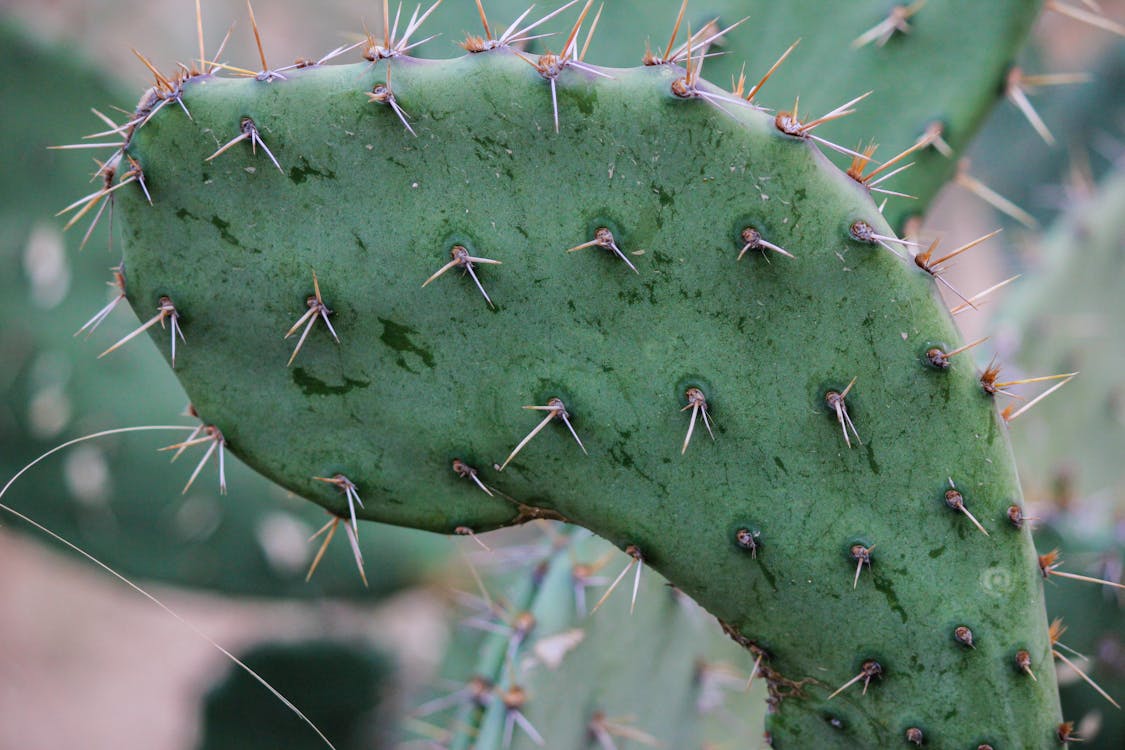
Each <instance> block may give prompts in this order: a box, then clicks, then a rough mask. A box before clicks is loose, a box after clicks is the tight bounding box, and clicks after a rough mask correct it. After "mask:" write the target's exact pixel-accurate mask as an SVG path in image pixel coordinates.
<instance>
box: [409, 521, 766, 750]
mask: <svg viewBox="0 0 1125 750" xmlns="http://www.w3.org/2000/svg"><path fill="white" fill-rule="evenodd" d="M561 540H562V542H563V543H562V544H559V543H558V542H555V544H553V545H550V546H548V545H540V549H539V550H537V554H535V556H534V557H533V563H532V565H530V566H529V568H530V569H529V570H526V571H525V572H524V573H523V575H522V576H519V577H518V578H517V579H516V580H515V581H510V582H509V585H508V586H507V588H506V589H504V590H503V591H500V590H498V591H497V593H498V594H501V596H498V597H497V598H496V599H495V600H494V601H485V600H484V599H479V598H474V599H473V600H471V604H470V606H469V607H468V613H467V615H466V616H465V617H464V619H463V621H462V628H463V630H462V632H460V633H459V634H458V635H457V637H456V638H455V639H454V640H453V643H452V644H451V646H450V648H449V649H448V651H447V658H446V664H445V665H444V666H443V669H442V670H441V675H442V677H443V680H442V682H443V684H452V685H455V686H462V687H457V688H455V689H453V690H452V692H450V691H448V690H447V691H445V692H444V693H439V694H437V695H436V697H433V698H431V699H430V700H427V701H424V702H422V703H421V705H420V706H419V708H418V709H417V710H416V711H415V712H414V715H415V717H416V718H417V720H419V721H423V722H426V724H427V726H424V727H422V728H421V730H419V733H420V734H423V733H424V734H430V733H431V732H432V726H433V725H440V726H449V727H450V730H448V736H444V737H442V741H443V743H444V744H445V745H446V746H447V747H450V748H456V747H476V748H479V749H480V750H485V748H491V747H495V748H501V747H513V748H515V747H531V746H533V745H534V744H535V743H536V742H537V741H538V740H539V739H546V738H549V744H550V746H551V747H584V746H585V745H584V744H583V743H584V742H586V738H587V737H589V738H591V740H590V741H591V744H592V745H593V746H596V747H613V746H614V744H610V743H624V742H626V741H627V740H629V739H633V740H635V741H636V742H637V743H638V744H640V745H648V746H653V743H654V742H660V743H662V745H663V746H665V747H705V746H706V743H707V742H713V743H717V744H719V743H721V742H722V741H723V740H726V739H729V738H730V737H731V736H741V737H751V736H754V735H755V734H757V733H759V732H760V728H761V723H762V719H763V718H764V716H763V713H764V709H765V701H764V698H765V695H764V692H765V691H764V689H763V685H762V681H761V680H759V685H758V687H757V688H755V689H754V690H753V691H750V692H747V691H746V686H747V685H746V683H747V676H748V675H749V674H750V673H751V671H752V670H753V661H754V660H753V658H752V657H750V655H749V654H742V655H741V661H739V656H740V655H739V653H738V649H737V648H736V647H735V645H734V644H733V643H731V642H730V640H728V639H727V638H726V637H725V636H724V635H723V634H722V632H721V631H720V630H719V629H718V628H715V627H713V623H712V622H710V621H709V620H710V618H709V617H707V615H706V614H705V613H703V612H702V611H701V610H700V609H699V608H698V607H697V606H696V605H695V604H694V603H692V602H691V600H689V599H687V598H686V597H685V596H683V595H682V594H680V593H679V592H677V591H676V590H675V589H671V588H668V587H667V585H666V584H665V582H664V581H663V580H662V579H660V577H659V576H657V575H655V574H653V573H652V572H651V571H643V572H640V571H642V566H637V565H636V561H635V560H633V559H632V558H630V557H628V556H625V555H621V554H620V553H618V554H616V555H612V556H611V555H610V554H609V551H610V550H612V547H610V546H609V545H608V544H606V543H605V542H603V541H601V540H597V539H593V538H590V537H589V535H588V533H585V532H579V533H575V532H571V533H570V534H565V535H562V536H561ZM622 569H625V570H626V573H627V574H626V575H624V576H623V579H622V580H624V581H626V582H624V583H622V584H621V586H620V587H621V589H623V590H622V591H621V592H620V593H617V594H616V595H613V594H611V595H609V596H606V597H605V598H604V600H600V599H598V594H597V593H596V592H597V590H598V589H600V588H604V587H605V585H606V584H607V583H609V582H610V581H611V580H613V578H615V577H616V576H617V575H618V574H619V573H620V572H621V570H622ZM634 585H636V586H637V589H636V590H637V591H638V594H637V596H636V598H635V600H634V599H633V598H632V597H631V595H630V593H629V592H628V590H627V589H628V587H632V586H634ZM507 592H512V593H511V595H508V596H504V595H502V594H505V593H507ZM639 592H643V594H641V593H639ZM634 601H635V604H636V606H635V608H634V606H633V605H634ZM500 602H505V603H506V606H501V605H500ZM599 605H601V606H600V607H599ZM595 609H596V612H593V613H592V612H591V611H592V610H595ZM591 614H593V616H589V615H591ZM497 631H498V632H497ZM732 652H733V658H734V662H733V663H732V662H731V661H730V657H732ZM654 655H658V657H657V658H656V659H654ZM560 686H566V687H565V689H561V690H560V689H559V688H560ZM517 712H518V714H517ZM451 717H452V718H451ZM431 736H432V735H431ZM473 738H476V743H475V745H474V743H473Z"/></svg>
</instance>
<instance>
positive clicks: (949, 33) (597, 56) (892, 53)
mask: <svg viewBox="0 0 1125 750" xmlns="http://www.w3.org/2000/svg"><path fill="white" fill-rule="evenodd" d="M565 4H566V3H565V2H564V0H546V2H541V3H536V10H535V12H534V13H533V16H532V17H536V16H538V15H540V14H546V13H547V12H549V11H553V10H555V9H557V8H559V7H561V6H563V5H565ZM680 4H681V0H611V2H607V3H605V7H604V8H603V9H602V13H601V18H600V21H599V23H598V27H597V34H596V35H595V36H594V38H593V39H592V41H591V44H590V48H589V53H588V54H587V57H586V59H587V60H588V61H590V62H593V63H598V64H602V65H614V66H630V65H637V64H639V63H640V62H641V56H642V53H643V51H644V43H645V41H648V42H649V43H650V45H651V47H652V49H653V51H654V52H655V53H657V54H659V53H661V52H662V51H663V50H664V47H665V45H667V43H668V38H669V36H670V34H671V31H672V26H673V20H674V19H675V18H676V15H677V13H678V11H679V8H680ZM407 5H408V6H409V4H407ZM527 5H528V3H527V2H526V1H525V0H485V2H484V8H485V10H486V12H487V14H488V19H489V22H490V24H491V25H492V26H493V27H494V28H496V29H498V31H496V32H495V33H499V31H502V30H503V29H505V28H506V27H507V24H509V23H510V22H511V21H512V20H514V19H515V18H516V17H517V16H519V14H520V13H522V12H523V11H524V10H526V8H527ZM1042 5H1043V3H1042V0H991V1H990V2H988V3H980V2H966V1H965V0H928V1H927V2H922V3H917V2H912V1H911V0H899V2H891V1H890V0H849V2H826V1H825V0H789V1H788V2H784V3H779V2H776V0H692V1H691V2H689V3H688V7H687V11H686V13H685V15H684V21H683V24H682V25H681V28H680V33H679V37H678V39H677V42H676V44H677V46H678V45H680V44H682V43H683V42H684V41H685V40H686V38H687V28H688V26H689V25H690V27H691V30H692V31H693V32H699V31H700V30H701V29H704V28H706V27H707V24H709V23H710V22H711V21H715V22H716V23H717V24H718V26H719V28H726V27H728V26H731V25H732V24H734V23H736V22H738V21H739V20H740V19H743V18H748V20H747V21H746V22H745V23H743V24H742V25H740V26H738V27H737V28H734V29H732V30H731V31H730V32H729V33H727V34H724V35H723V36H722V37H721V38H720V39H718V40H717V41H716V45H715V46H713V47H711V48H710V50H709V51H710V52H717V53H720V54H718V55H717V56H715V57H713V58H710V59H708V61H707V64H706V66H705V70H706V72H707V77H708V78H709V79H710V80H712V81H715V82H716V83H718V84H722V85H726V86H729V85H730V83H729V82H731V81H733V80H736V79H737V78H738V76H739V75H740V73H742V72H743V65H745V71H744V72H745V73H746V78H747V88H748V89H749V87H751V86H752V85H753V84H754V83H756V82H757V81H758V79H759V78H761V77H762V75H764V74H765V72H766V71H767V70H769V68H770V66H771V65H772V64H773V63H774V61H775V60H777V58H778V57H779V56H780V55H781V54H782V53H783V52H784V51H785V50H786V48H787V47H789V45H791V44H792V43H793V42H795V41H797V40H798V39H800V45H799V46H798V47H797V49H796V50H794V52H793V54H792V55H791V56H790V57H789V58H788V59H787V60H786V61H785V63H784V64H783V65H782V66H781V67H780V68H779V69H778V70H777V72H776V73H775V74H774V75H773V76H772V77H771V78H770V81H769V83H768V84H767V85H766V86H765V87H764V88H763V89H762V91H761V92H760V94H759V95H758V96H757V97H756V98H755V101H756V103H758V104H762V105H763V106H767V107H771V108H773V109H778V110H787V109H790V108H791V107H792V106H793V99H794V96H795V95H799V96H800V99H801V109H802V111H806V112H808V113H810V114H817V115H819V114H823V113H824V112H827V111H829V110H831V109H833V108H834V107H837V106H839V105H840V104H843V103H844V102H845V101H847V100H849V99H851V98H852V97H854V96H858V95H860V94H862V93H864V92H865V91H872V92H873V93H872V95H871V96H870V98H868V99H867V100H866V101H865V102H864V105H863V107H862V108H861V109H860V110H859V111H858V112H856V114H855V115H852V116H850V117H847V118H844V119H842V120H840V121H838V122H834V123H832V124H830V125H826V126H825V127H824V129H823V135H824V136H825V137H827V138H830V139H831V140H833V141H835V142H836V143H838V144H840V145H841V146H845V147H848V148H851V149H856V148H859V147H860V144H861V143H863V144H866V143H867V142H869V141H872V140H874V141H875V142H877V143H879V144H880V145H879V150H878V151H877V152H876V158H878V159H883V160H886V159H890V158H891V157H892V156H894V155H895V154H897V153H899V152H900V151H902V150H904V149H906V148H908V147H909V146H911V145H913V144H914V143H915V142H916V141H917V140H918V139H919V138H920V137H922V135H923V134H924V133H925V132H926V130H927V128H928V127H929V126H930V125H932V124H933V123H940V125H941V126H942V128H943V137H944V140H945V141H946V142H947V143H948V144H949V146H950V147H951V149H952V152H951V154H950V155H949V156H948V157H947V156H943V155H942V154H940V153H939V152H938V151H937V150H935V149H933V148H929V149H926V150H923V151H920V152H917V153H916V154H915V155H913V156H911V157H910V158H908V159H906V160H904V161H903V162H900V165H901V164H905V163H907V162H914V166H913V167H911V168H910V169H908V170H907V171H905V172H904V173H902V174H901V175H899V176H897V177H895V178H894V179H893V180H891V181H889V182H888V183H886V184H885V185H883V187H885V188H888V189H890V190H894V191H897V192H901V193H906V194H907V195H912V196H916V197H917V199H918V200H909V199H903V198H894V197H893V198H891V199H890V201H889V203H888V205H887V209H886V216H887V220H888V221H889V223H890V224H891V226H893V227H896V228H899V229H901V228H902V226H903V224H904V222H905V221H906V220H907V219H908V218H910V217H911V216H917V215H921V214H922V213H924V212H925V210H926V208H927V207H928V206H929V205H930V203H931V202H932V201H933V200H934V198H935V197H936V196H937V193H938V191H939V190H940V189H941V188H942V186H943V185H945V184H946V182H947V181H948V180H950V179H951V178H952V177H953V174H954V171H955V169H956V164H957V157H958V156H959V155H960V154H962V153H963V152H964V150H965V149H966V147H967V146H968V144H969V142H970V141H971V140H972V138H973V136H974V135H975V134H976V132H977V131H978V130H979V129H980V127H981V125H982V124H983V122H984V120H985V118H986V116H987V115H988V114H989V113H990V112H991V111H992V110H993V108H994V107H995V105H997V104H998V103H1000V102H1002V101H1003V93H1004V80H1005V76H1006V74H1007V72H1008V70H1009V68H1010V66H1011V65H1012V64H1013V63H1014V62H1015V60H1016V59H1017V57H1018V54H1019V50H1020V49H1021V47H1023V45H1024V42H1025V41H1026V39H1027V37H1028V35H1029V34H1030V32H1031V27H1032V25H1033V23H1034V21H1035V19H1036V17H1037V16H1038V15H1039V12H1040V10H1041V8H1042ZM580 7H581V4H579V5H578V6H575V7H574V8H572V9H571V10H569V11H568V13H570V14H577V12H578V9H579V8H580ZM598 7H599V6H598V5H597V4H596V3H595V5H594V8H595V9H597V8H598ZM392 9H393V4H392ZM907 9H909V10H907ZM904 10H907V14H906V17H903V18H901V20H900V21H899V26H901V28H902V29H905V31H903V30H898V29H897V28H896V27H895V26H893V25H892V24H891V23H890V21H891V20H892V17H893V16H894V14H896V13H898V14H902V12H903V11H904ZM593 12H594V11H593V10H592V11H591V13H590V15H591V16H592V15H593ZM562 18H563V19H566V20H565V21H560V22H559V23H556V24H554V26H555V28H554V29H550V30H555V29H557V27H559V26H564V25H565V24H566V23H567V22H569V19H570V16H568V15H566V14H564V15H563V16H562ZM525 23H526V22H525ZM588 26H589V24H588V23H587V27H588ZM876 28H878V29H879V30H880V31H879V32H878V33H869V32H873V30H874V29H876ZM892 28H894V29H895V30H894V31H890V29H892ZM433 31H442V32H444V33H443V35H442V36H441V37H438V38H436V39H434V40H433V41H431V42H429V43H428V44H427V46H426V47H425V48H424V49H425V55H426V56H427V57H429V56H435V55H436V56H439V57H441V56H446V55H447V54H448V50H449V49H450V46H449V42H450V41H451V40H452V41H459V40H462V39H464V36H465V34H466V33H468V34H474V35H479V34H481V33H482V29H481V24H480V20H479V13H478V11H477V8H476V4H475V3H473V2H471V0H465V2H450V1H448V0H447V2H445V3H443V4H442V5H441V6H440V7H439V8H438V9H437V10H436V11H435V12H434V14H433V17H432V19H431V22H430V25H428V26H427V33H432V32H433ZM583 33H585V32H583ZM865 35H866V36H865ZM562 36H563V35H561V34H559V35H556V36H554V37H550V38H547V39H540V40H534V41H533V42H532V43H531V44H532V47H531V48H532V49H534V50H536V51H542V50H544V49H554V50H555V51H558V48H559V47H560V46H561V45H562V40H561V37H562ZM861 39H862V40H864V41H866V43H864V44H862V45H860V44H858V43H857V42H858V40H861ZM1013 109H1014V108H1013ZM1024 127H1026V126H1025V125H1023V124H1021V125H1020V128H1024ZM884 174H885V173H884Z"/></svg>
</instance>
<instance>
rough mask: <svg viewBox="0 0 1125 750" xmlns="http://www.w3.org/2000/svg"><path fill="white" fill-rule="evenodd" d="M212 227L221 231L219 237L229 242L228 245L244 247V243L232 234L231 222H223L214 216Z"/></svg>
mask: <svg viewBox="0 0 1125 750" xmlns="http://www.w3.org/2000/svg"><path fill="white" fill-rule="evenodd" d="M211 226H213V227H215V229H218V230H219V236H220V237H222V238H223V241H224V242H228V243H230V244H232V245H234V246H235V247H242V243H241V242H239V241H238V238H237V237H235V236H234V235H233V234H231V233H230V222H229V221H223V220H222V219H220V218H219V217H218V216H212V217H211Z"/></svg>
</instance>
